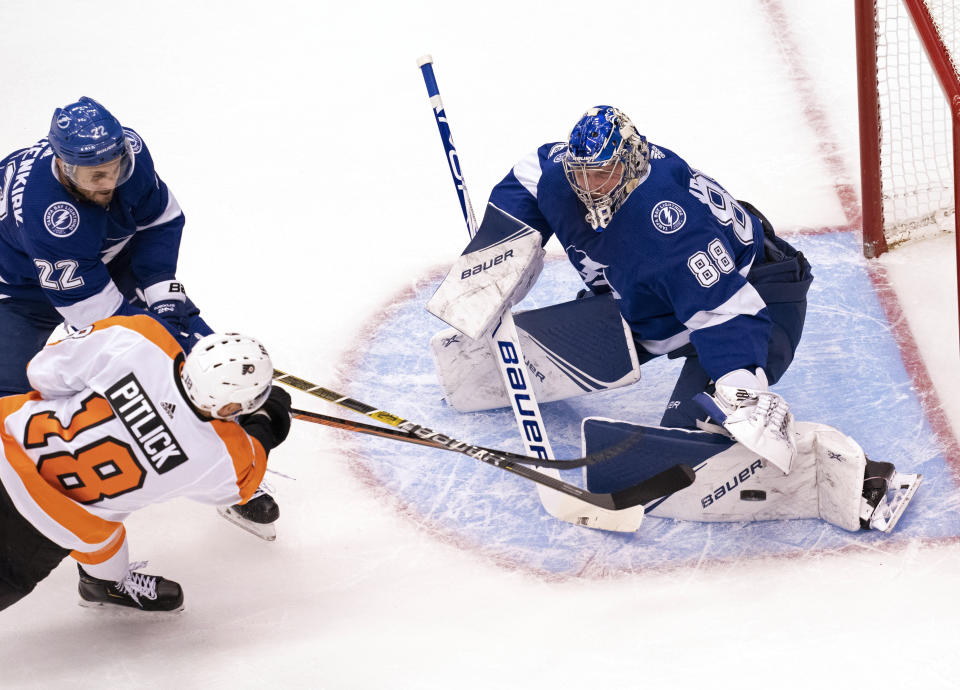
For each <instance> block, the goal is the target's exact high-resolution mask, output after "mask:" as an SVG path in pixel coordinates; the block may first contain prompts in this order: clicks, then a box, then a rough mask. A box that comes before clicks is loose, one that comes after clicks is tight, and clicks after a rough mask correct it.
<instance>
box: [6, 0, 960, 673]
mask: <svg viewBox="0 0 960 690" xmlns="http://www.w3.org/2000/svg"><path fill="white" fill-rule="evenodd" d="M784 26H788V27H789V31H790V32H791V33H785V32H784V31H783V27H784ZM0 27H2V32H0V36H2V39H0V47H2V55H3V56H4V58H5V60H4V71H3V82H2V83H3V90H2V94H3V95H2V100H0V103H2V105H0V113H2V118H0V149H2V150H3V152H4V153H6V152H8V151H12V150H13V149H14V148H18V147H21V146H26V145H28V144H30V143H32V142H33V141H35V140H37V139H39V138H40V137H41V136H43V135H44V134H45V132H46V129H47V126H48V123H49V118H50V115H51V113H52V111H53V108H54V107H55V106H57V105H62V104H64V103H66V102H69V101H72V100H75V99H76V98H78V97H79V96H81V95H88V96H92V97H94V98H96V99H98V100H101V101H102V102H103V103H104V104H106V105H107V106H108V107H109V108H110V109H111V110H113V112H114V113H115V114H116V115H118V117H119V118H120V119H121V121H122V122H124V123H125V124H128V125H130V126H132V127H134V128H136V129H137V130H138V131H139V132H140V134H141V135H142V136H143V137H144V138H145V139H146V141H147V142H148V144H149V146H150V148H151V151H152V153H153V155H154V158H155V162H156V166H157V170H158V171H159V174H160V175H161V176H162V177H163V179H164V180H165V181H166V182H167V183H168V184H169V185H170V187H171V189H172V190H173V191H174V193H175V194H176V196H177V199H178V200H179V202H180V205H181V206H182V207H183V209H184V210H185V212H186V216H187V226H186V230H185V234H184V239H183V243H182V251H181V261H180V268H179V273H180V277H181V278H182V279H183V281H184V282H185V284H186V285H187V287H188V290H189V291H190V294H191V296H192V297H193V298H194V300H195V301H196V302H197V303H198V304H199V305H201V307H202V308H203V309H204V313H205V314H206V315H207V316H208V317H209V320H210V322H211V323H212V324H213V325H214V327H216V328H220V329H224V330H227V329H229V330H239V331H242V332H248V333H250V334H254V335H257V336H259V337H261V338H262V339H263V340H264V341H265V342H266V343H267V345H268V347H269V348H270V349H271V351H272V354H273V356H274V359H275V361H276V362H277V363H278V364H279V365H280V366H281V367H282V368H285V369H288V370H290V371H294V372H297V373H299V374H301V375H303V376H305V377H308V378H310V379H312V380H314V381H317V382H321V383H329V384H336V385H339V386H345V387H347V388H349V386H350V381H351V372H350V370H349V368H348V367H345V366H343V365H342V363H343V362H345V361H346V359H347V358H348V357H349V355H350V354H351V350H352V348H353V347H354V346H355V343H356V337H357V333H358V332H360V331H361V330H362V329H363V328H364V327H365V326H367V325H369V323H370V321H371V320H372V319H375V318H376V317H377V315H378V314H379V312H380V307H381V306H382V305H383V304H385V303H386V302H388V301H390V300H391V299H393V298H394V297H395V296H396V295H397V294H399V293H402V292H403V291H404V290H405V289H407V288H409V287H411V286H412V285H414V284H415V283H416V281H417V280H418V279H419V278H421V277H423V276H424V275H427V274H429V273H430V272H431V271H436V270H437V269H438V268H439V267H442V266H443V265H444V264H445V263H447V262H448V261H449V260H450V259H451V258H452V257H453V256H455V255H456V254H458V253H459V252H460V250H461V249H462V246H463V244H464V242H465V239H466V234H465V230H464V227H463V223H462V219H461V217H460V211H459V208H458V206H457V203H456V200H455V197H454V194H453V190H452V187H451V182H450V178H449V174H448V172H447V169H446V165H445V162H444V160H443V154H442V152H441V148H440V142H439V141H438V136H437V132H436V127H435V125H434V122H433V118H432V115H431V112H430V109H429V105H428V103H427V99H426V92H425V89H424V87H423V83H422V81H421V77H420V73H419V71H418V70H417V68H416V59H417V58H418V57H419V56H420V55H422V54H424V53H428V52H429V53H432V54H433V56H434V58H435V61H436V74H437V79H438V81H439V84H440V89H441V93H442V95H443V99H444V102H445V104H446V106H447V114H448V116H449V117H450V120H451V125H452V128H453V133H454V137H455V139H456V143H457V146H458V149H459V152H460V155H461V158H462V163H463V168H464V171H465V175H466V180H467V183H468V186H469V190H470V192H471V195H472V196H473V199H474V202H475V204H477V205H478V206H482V203H483V201H484V200H485V198H486V195H487V193H488V191H489V189H490V187H491V186H492V185H493V184H495V183H496V181H498V180H499V179H500V177H501V176H502V175H503V174H504V173H505V172H506V170H507V169H508V168H509V166H510V165H512V164H513V162H514V161H515V160H516V159H518V158H519V157H520V156H521V155H522V154H524V153H526V152H528V151H529V150H532V149H533V148H534V147H536V146H538V145H540V144H541V143H543V142H545V141H549V140H557V139H561V138H563V137H564V136H565V134H566V133H567V131H568V130H569V127H570V125H571V124H572V122H573V121H574V120H575V119H576V118H577V117H578V116H579V114H580V113H581V112H582V111H583V110H584V109H585V108H586V107H588V106H590V105H593V104H596V103H613V104H615V105H618V106H620V107H621V108H622V109H624V110H625V111H626V112H627V113H628V114H630V115H631V117H632V118H633V119H634V121H635V122H636V123H637V125H638V126H639V128H640V129H641V131H643V132H644V133H645V134H647V136H648V137H649V138H650V139H651V140H653V141H655V142H660V143H662V144H664V145H666V146H667V147H669V148H672V149H674V150H676V151H677V152H679V153H680V154H681V155H683V156H684V157H685V158H686V159H687V160H688V161H689V162H690V163H691V164H693V165H694V166H696V167H699V168H701V169H703V170H705V171H707V172H708V173H709V174H711V175H712V176H714V177H716V178H717V179H718V180H719V181H721V182H722V183H723V184H724V185H725V186H726V187H727V188H728V189H730V190H731V191H732V192H733V193H734V194H736V195H738V196H741V197H743V198H748V199H750V200H752V201H753V202H754V203H756V204H757V205H758V206H759V207H761V208H762V209H763V210H764V211H765V213H766V214H767V215H768V216H770V217H771V219H773V220H774V223H775V225H776V226H777V227H778V228H779V229H780V230H782V231H786V232H787V233H788V234H789V232H790V231H795V230H799V229H802V228H823V227H836V226H843V225H845V224H847V223H848V222H849V218H848V217H847V216H848V214H849V209H845V208H844V206H843V204H842V203H841V201H840V200H839V199H838V195H837V188H838V185H853V186H854V187H855V188H857V187H858V186H859V175H858V170H859V159H858V144H857V124H856V80H855V60H854V37H853V36H854V35H853V9H852V3H838V2H836V0H803V1H801V0H725V1H724V2H711V1H710V0H685V1H684V2H656V3H654V2H649V1H645V0H632V1H628V0H610V1H609V2H605V3H589V2H572V1H571V0H557V1H556V2H551V3H541V2H532V1H531V0H513V1H511V2H506V1H504V0H488V1H487V2H483V3H470V4H465V3H455V2H440V1H436V0H412V1H410V2H402V3H400V2H398V3H387V2H363V1H362V0H361V1H360V2H343V3H339V2H338V3H334V2H329V0H321V1H320V2H292V1H290V0H278V1H277V2H272V3H262V2H250V1H248V0H233V1H231V2H227V1H226V0H216V1H209V2H196V1H194V2H185V1H183V0H168V1H167V2H164V3H152V2H144V1H142V0H135V1H128V2H120V1H119V0H98V1H96V2H89V1H82V2H69V1H67V0H60V1H53V0H46V1H41V0H38V1H36V2H32V3H25V2H24V3H14V2H9V1H8V2H4V3H3V4H2V5H0ZM797 65H800V66H802V68H803V69H804V70H806V73H807V75H808V76H809V80H808V81H807V82H806V83H807V86H808V87H809V88H810V89H811V90H810V91H809V92H804V91H803V90H802V89H801V88H798V81H797ZM800 83H803V82H800ZM811 104H814V105H816V106H818V107H820V108H822V112H823V113H824V114H825V118H824V119H823V120H822V121H821V123H820V126H819V128H814V127H811V125H810V116H811V112H810V108H811ZM824 133H826V134H828V135H829V137H830V138H831V139H832V141H833V143H835V144H837V149H836V150H835V151H830V152H827V153H832V154H835V155H836V156H837V158H836V159H834V162H833V163H832V164H830V163H828V162H825V161H826V153H825V152H824V150H823V149H822V148H821V144H822V143H823V140H824V136H825V135H824ZM952 241H953V240H952V237H950V238H946V239H943V240H935V241H932V242H927V243H922V244H919V245H915V246H913V247H907V248H904V249H901V250H898V251H897V252H895V253H894V254H891V255H890V256H888V257H887V258H884V259H883V260H882V262H883V265H885V266H886V267H887V270H888V271H889V273H890V275H891V281H892V283H893V284H894V285H895V287H896V290H897V293H898V295H899V299H900V303H901V305H902V307H903V309H904V310H905V312H906V314H907V318H908V320H909V325H910V328H911V330H912V332H913V335H914V339H915V341H916V343H917V347H918V348H919V351H920V352H921V354H922V357H923V360H924V361H925V362H926V364H927V367H928V368H929V370H930V371H931V375H932V378H933V384H934V386H935V387H936V390H937V392H938V395H939V399H940V400H941V401H942V403H943V405H944V408H945V410H946V411H947V413H948V415H949V419H950V420H951V424H952V427H953V429H955V430H960V399H958V396H957V395H956V394H955V392H954V386H955V385H956V382H957V381H958V380H960V379H958V373H960V362H958V335H957V305H956V285H955V278H954V273H953V272H954V270H955V269H954V265H955V264H954V254H953V245H952ZM550 246H551V247H552V245H550ZM552 251H553V252H554V253H556V252H557V251H558V250H557V248H556V247H552ZM431 334H432V333H410V334H409V337H410V338H417V339H422V341H423V343H424V347H426V342H427V339H428V338H429V335H431ZM794 366H795V367H796V366H807V367H811V368H815V367H816V363H811V362H806V363H804V362H797V363H795V364H794ZM824 394H825V395H828V394H829V392H828V390H827V388H826V387H825V392H824ZM296 402H297V403H298V404H302V405H304V406H306V405H308V404H309V405H311V406H313V407H314V408H315V409H319V410H321V411H325V412H328V413H332V414H337V413H338V412H339V410H326V409H322V406H320V405H319V402H320V401H315V400H313V401H311V400H304V399H301V398H297V399H296ZM375 402H380V404H383V405H386V406H396V405H397V404H398V403H400V404H402V402H403V401H392V400H386V401H375ZM314 403H316V405H315V404H314ZM389 409H392V408H389ZM396 411H398V412H401V413H402V412H403V410H401V409H397V410H396ZM889 414H893V415H895V414H897V410H889ZM411 416H412V415H411ZM424 421H425V422H426V423H428V424H429V423H430V420H424ZM817 421H824V422H829V420H817ZM346 444H347V439H346V437H345V436H343V435H340V434H339V433H334V432H331V431H330V430H328V429H324V428H321V427H313V426H307V425H297V426H295V429H294V431H293V433H292V434H291V438H290V440H289V441H288V443H286V444H285V445H284V446H282V447H281V448H280V449H278V450H277V452H276V453H275V455H274V456H273V458H272V466H274V467H275V468H276V469H277V470H279V471H281V472H284V473H285V474H288V475H292V476H295V477H296V480H295V481H292V480H287V479H283V478H279V477H274V478H273V479H272V481H273V483H274V484H276V485H277V486H278V487H279V488H280V491H281V499H282V504H281V508H282V517H281V520H280V522H279V523H278V525H279V533H280V536H279V538H278V540H277V541H276V542H275V543H266V542H261V541H259V540H257V539H255V538H254V537H251V536H250V535H248V534H246V533H244V532H241V531H240V530H238V529H237V528H235V527H233V526H231V525H230V524H228V523H227V522H226V521H224V520H222V519H220V518H218V517H217V516H216V514H215V512H214V511H213V509H211V508H209V507H204V506H200V505H197V504H192V503H189V502H186V501H175V502H173V503H170V504H167V505H161V506H154V507H151V508H149V509H146V510H144V511H141V512H140V513H139V514H137V515H135V516H134V517H132V518H131V519H130V520H129V521H128V524H127V529H128V532H129V534H130V538H131V543H132V555H133V556H134V557H135V558H136V559H148V560H149V561H150V568H149V569H148V571H149V572H156V573H161V574H164V575H167V576H169V577H171V578H174V579H176V580H178V581H179V582H181V583H182V584H183V586H184V588H185V591H186V604H187V608H186V610H185V611H184V613H182V614H181V615H179V616H176V617H160V616H158V617H148V616H143V615H137V614H134V613H127V614H124V613H122V612H108V611H91V610H87V609H81V608H80V607H78V606H77V605H76V601H77V597H76V592H75V586H76V572H75V568H74V566H73V564H72V562H70V561H67V562H65V563H64V564H63V565H62V566H61V567H60V568H58V569H57V570H56V571H55V572H54V573H53V574H52V575H51V576H50V577H49V578H48V579H47V580H45V581H44V582H42V583H41V584H40V585H39V586H38V588H37V589H36V591H35V592H34V593H33V594H32V595H31V596H29V597H28V598H27V599H25V600H24V601H22V602H20V603H18V604H17V605H15V606H14V607H12V608H11V609H9V610H7V611H5V612H3V613H2V614H0V687H4V688H8V687H9V688H54V687H66V686H68V685H69V686H70V687H82V688H85V687H137V688H170V687H180V688H200V687H202V688H219V687H223V688H227V687H229V688H236V687H258V688H263V687H283V688H336V689H339V688H357V689H360V688H364V689H366V688H559V687H565V688H566V687H569V688H640V687H654V686H658V687H663V688H701V687H712V688H738V689H741V688H742V689H749V688H774V687H775V688H811V687H819V688H841V687H851V686H857V687H861V686H863V687H873V686H880V687H909V688H956V687H960V678H957V675H956V673H957V671H956V669H957V661H958V659H960V652H958V643H960V632H958V628H957V624H956V622H957V620H958V619H960V595H958V591H957V585H958V575H957V574H958V572H960V547H958V546H957V543H956V540H954V541H952V542H950V541H947V542H944V541H940V542H937V543H931V542H921V541H914V542H908V543H906V544H905V545H904V544H902V543H901V544H900V545H899V546H897V547H896V548H884V547H883V546H882V544H881V545H880V546H876V545H873V546H871V547H870V548H862V547H858V546H857V536H856V535H851V537H850V548H849V549H846V550H844V551H841V552H839V553H831V554H823V555H808V556H804V557H799V558H768V559H753V558H742V557H741V558H737V559H735V560H732V561H727V562H720V563H710V564H706V565H703V566H701V567H685V568H680V569H668V570H656V571H652V572H642V571H641V572H639V573H634V574H631V575H628V576H620V577H614V576H611V577H609V578H601V579H595V578H594V579H589V580H578V579H576V578H570V579H566V580H564V581H550V580H548V579H543V578H537V577H534V576H531V575H529V574H526V573H524V572H522V571H518V570H508V569H504V568H501V567H499V566H497V565H496V564H494V563H491V562H489V561H488V560H486V559H484V558H482V557H480V556H478V555H476V554H474V553H472V552H470V551H468V550H464V549H461V548H457V547H456V546H454V545H452V544H450V543H448V542H445V541H440V540H438V539H436V538H435V537H434V535H432V534H431V533H429V531H427V530H424V529H423V528H421V527H419V526H418V524H417V523H414V522H411V521H408V520H406V519H405V518H404V515H403V514H402V512H398V511H397V510H396V508H395V507H393V506H388V505H386V504H385V503H384V501H382V500H380V499H381V497H380V496H378V495H377V494H376V493H373V492H371V491H370V490H369V488H368V487H367V486H365V485H364V484H363V483H362V482H360V481H358V479H357V476H356V475H355V474H353V473H351V472H350V470H349V463H351V461H352V456H351V455H349V454H347V453H345V452H344V448H345V445H346ZM424 452H425V453H427V452H429V451H424ZM490 471H493V470H490ZM532 490H533V489H532V488H531V491H532Z"/></svg>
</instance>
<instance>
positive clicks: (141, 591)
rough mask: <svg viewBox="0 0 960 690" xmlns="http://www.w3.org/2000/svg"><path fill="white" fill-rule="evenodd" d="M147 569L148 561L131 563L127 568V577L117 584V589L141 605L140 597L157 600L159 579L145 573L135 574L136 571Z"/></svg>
mask: <svg viewBox="0 0 960 690" xmlns="http://www.w3.org/2000/svg"><path fill="white" fill-rule="evenodd" d="M146 567H147V561H138V562H136V563H131V564H130V565H129V566H128V567H127V574H126V576H124V578H123V580H121V581H120V582H118V583H117V589H119V590H120V591H121V592H123V593H124V594H126V595H127V596H129V597H130V598H131V599H133V600H134V601H135V602H137V603H138V604H139V603H140V598H139V597H144V598H146V599H156V598H157V578H156V577H154V576H153V575H144V574H143V573H136V572H134V571H135V570H139V569H140V568H146Z"/></svg>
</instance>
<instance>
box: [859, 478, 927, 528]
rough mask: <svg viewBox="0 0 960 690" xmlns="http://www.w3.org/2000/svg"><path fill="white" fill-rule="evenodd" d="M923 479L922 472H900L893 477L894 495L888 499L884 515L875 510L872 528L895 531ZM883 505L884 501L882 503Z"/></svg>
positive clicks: (871, 523)
mask: <svg viewBox="0 0 960 690" xmlns="http://www.w3.org/2000/svg"><path fill="white" fill-rule="evenodd" d="M922 481H923V475H922V474H900V473H899V472H898V473H897V474H896V475H895V476H894V478H893V484H894V488H893V492H894V493H893V496H892V497H891V498H890V500H889V501H887V505H886V508H885V509H884V510H883V511H882V512H883V514H882V515H878V513H879V512H880V511H879V510H878V511H875V512H874V517H873V518H872V519H871V520H870V529H876V530H880V531H881V532H888V533H889V532H891V531H893V528H894V527H896V526H897V523H898V522H899V521H900V516H901V515H903V511H905V510H906V509H907V505H909V503H910V500H911V499H912V498H913V495H914V494H915V493H917V487H919V486H920V482H922ZM882 505H883V503H881V506H882Z"/></svg>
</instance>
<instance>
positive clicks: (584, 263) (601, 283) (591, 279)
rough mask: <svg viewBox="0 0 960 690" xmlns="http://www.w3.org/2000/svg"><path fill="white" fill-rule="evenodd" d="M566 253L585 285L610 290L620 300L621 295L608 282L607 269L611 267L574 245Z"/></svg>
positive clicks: (567, 248)
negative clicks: (595, 259)
mask: <svg viewBox="0 0 960 690" xmlns="http://www.w3.org/2000/svg"><path fill="white" fill-rule="evenodd" d="M564 251H565V252H566V253H567V258H568V259H570V263H571V264H573V267H574V268H576V269H577V271H578V272H579V273H580V277H581V278H582V279H583V283H584V285H586V286H587V287H589V288H591V289H594V290H595V289H597V288H605V287H607V288H610V291H611V292H612V293H613V296H614V298H616V299H620V294H619V293H618V292H617V290H616V288H614V287H613V286H612V285H611V284H610V283H609V281H607V274H606V269H608V268H610V266H608V265H607V264H602V263H600V262H599V261H594V260H593V259H591V258H590V256H589V255H588V254H587V253H586V252H585V251H583V250H582V249H577V248H576V247H575V246H574V245H572V244H571V245H570V246H568V247H565V248H564Z"/></svg>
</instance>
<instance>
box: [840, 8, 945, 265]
mask: <svg viewBox="0 0 960 690" xmlns="http://www.w3.org/2000/svg"><path fill="white" fill-rule="evenodd" d="M855 2H856V31H857V83H858V95H859V112H860V168H861V185H862V186H861V189H862V195H863V253H864V255H865V256H867V257H868V258H873V257H876V256H879V255H880V254H883V253H884V252H885V251H887V249H888V248H890V247H893V246H895V245H897V244H900V243H902V242H905V241H908V240H911V239H915V238H921V237H929V236H933V235H936V234H940V233H943V232H949V231H951V230H952V231H954V232H955V233H956V240H957V246H958V249H960V232H957V229H958V228H960V225H958V222H957V219H958V215H957V213H956V209H957V208H958V204H960V185H958V184H957V175H956V169H957V166H958V164H960V78H958V75H957V63H956V62H955V61H954V58H955V56H957V55H958V50H960V24H958V22H960V7H957V5H958V4H960V3H957V2H956V0H855ZM958 265H960V264H958Z"/></svg>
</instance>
